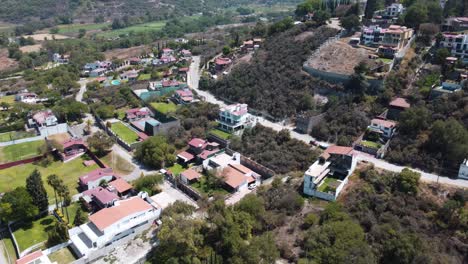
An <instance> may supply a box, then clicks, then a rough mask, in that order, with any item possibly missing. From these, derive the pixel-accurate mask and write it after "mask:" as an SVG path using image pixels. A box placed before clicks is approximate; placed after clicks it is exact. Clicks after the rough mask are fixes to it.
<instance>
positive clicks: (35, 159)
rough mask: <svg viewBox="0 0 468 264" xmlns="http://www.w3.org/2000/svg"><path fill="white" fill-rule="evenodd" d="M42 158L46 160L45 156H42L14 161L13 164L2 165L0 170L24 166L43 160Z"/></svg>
mask: <svg viewBox="0 0 468 264" xmlns="http://www.w3.org/2000/svg"><path fill="white" fill-rule="evenodd" d="M42 158H44V156H42V155H40V156H36V157H33V158H29V159H24V160H17V161H12V162H9V163H4V164H0V170H3V169H8V168H11V167H14V166H18V165H22V164H28V163H33V162H35V161H38V160H41V159H42Z"/></svg>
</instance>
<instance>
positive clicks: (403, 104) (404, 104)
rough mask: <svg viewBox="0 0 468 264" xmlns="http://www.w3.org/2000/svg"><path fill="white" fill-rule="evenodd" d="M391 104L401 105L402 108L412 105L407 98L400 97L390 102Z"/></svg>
mask: <svg viewBox="0 0 468 264" xmlns="http://www.w3.org/2000/svg"><path fill="white" fill-rule="evenodd" d="M390 105H391V106H396V107H401V108H409V107H410V106H411V105H410V104H409V103H408V102H407V101H406V99H404V98H401V97H398V98H395V100H393V101H391V102H390Z"/></svg>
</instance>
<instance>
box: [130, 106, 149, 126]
mask: <svg viewBox="0 0 468 264" xmlns="http://www.w3.org/2000/svg"><path fill="white" fill-rule="evenodd" d="M150 116H151V112H150V110H149V109H148V107H142V108H132V109H129V110H127V111H125V119H126V120H127V121H128V122H133V121H136V120H140V119H143V118H147V117H150Z"/></svg>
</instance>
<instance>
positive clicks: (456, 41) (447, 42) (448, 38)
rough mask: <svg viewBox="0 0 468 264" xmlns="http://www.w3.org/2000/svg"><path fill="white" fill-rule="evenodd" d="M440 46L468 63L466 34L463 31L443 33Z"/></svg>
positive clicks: (467, 36)
mask: <svg viewBox="0 0 468 264" xmlns="http://www.w3.org/2000/svg"><path fill="white" fill-rule="evenodd" d="M439 45H440V47H443V48H446V49H448V50H449V51H450V53H451V54H452V56H454V57H457V58H459V59H460V60H461V61H462V62H463V63H468V35H467V34H465V33H443V34H442V40H441V41H440V44H439Z"/></svg>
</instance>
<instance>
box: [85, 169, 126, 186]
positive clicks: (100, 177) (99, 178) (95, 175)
mask: <svg viewBox="0 0 468 264" xmlns="http://www.w3.org/2000/svg"><path fill="white" fill-rule="evenodd" d="M117 178H118V176H117V175H116V174H115V173H114V170H112V168H99V169H96V170H93V171H91V172H89V173H88V174H86V175H83V176H81V177H80V179H79V181H78V183H79V185H80V188H81V189H82V190H90V189H93V188H96V187H98V186H99V185H100V184H101V182H103V181H106V182H110V181H112V180H114V179H117Z"/></svg>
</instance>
